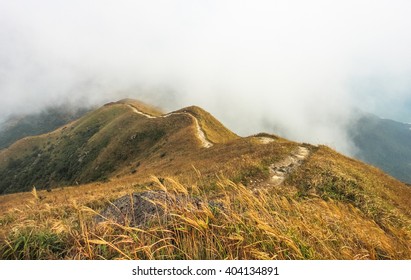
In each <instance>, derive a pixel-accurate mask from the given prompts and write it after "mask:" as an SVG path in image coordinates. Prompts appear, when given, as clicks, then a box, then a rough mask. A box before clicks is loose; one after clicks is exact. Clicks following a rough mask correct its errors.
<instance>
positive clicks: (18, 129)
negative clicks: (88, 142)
mask: <svg viewBox="0 0 411 280" xmlns="http://www.w3.org/2000/svg"><path fill="white" fill-rule="evenodd" d="M89 110H90V109H87V108H72V107H71V106H69V107H67V106H55V107H48V108H46V109H44V110H43V111H42V112H40V113H33V114H27V115H14V116H12V117H9V118H8V119H7V120H6V121H4V122H3V123H1V124H0V150H1V149H3V148H6V147H8V146H9V145H11V144H13V143H14V142H15V141H17V140H19V139H22V138H24V137H26V136H33V135H40V134H43V133H46V132H50V131H53V130H55V129H56V128H58V127H60V126H62V125H64V124H67V123H69V122H71V121H73V120H75V119H78V118H79V117H81V116H83V115H84V114H86V113H87V112H88V111H89Z"/></svg>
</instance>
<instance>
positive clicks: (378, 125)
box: [350, 114, 411, 184]
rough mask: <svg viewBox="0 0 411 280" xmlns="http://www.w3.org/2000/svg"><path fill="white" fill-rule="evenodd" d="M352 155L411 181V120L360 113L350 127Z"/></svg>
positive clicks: (398, 177) (409, 182) (405, 180)
mask: <svg viewBox="0 0 411 280" xmlns="http://www.w3.org/2000/svg"><path fill="white" fill-rule="evenodd" d="M350 136H351V139H352V141H353V143H354V144H355V146H356V147H357V150H356V153H355V154H354V156H355V157H356V158H358V159H360V160H363V161H365V162H367V163H369V164H372V165H374V166H376V167H379V168H381V169H382V170H384V171H385V172H387V173H388V174H390V175H392V176H394V177H396V178H397V179H399V180H401V181H403V182H406V183H408V184H411V124H405V123H401V122H396V121H393V120H389V119H382V118H380V117H378V116H376V115H373V114H361V115H360V116H359V118H358V120H357V122H355V123H353V124H352V126H351V127H350Z"/></svg>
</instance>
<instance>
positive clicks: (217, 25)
mask: <svg viewBox="0 0 411 280" xmlns="http://www.w3.org/2000/svg"><path fill="white" fill-rule="evenodd" d="M335 2H336V1H318V0H312V1H303V0H301V1H296V0H284V1H205V0H204V1H192V0H191V1H189V0H187V1H158V0H152V1H102V0H100V1H90V0H81V1H73V0H71V1H62V0H48V1H46V0H38V1H19V0H13V1H5V0H4V1H3V0H0V119H4V118H5V117H6V116H8V115H10V114H16V113H29V112H35V111H36V110H41V109H42V108H44V107H45V106H49V105H53V104H65V103H67V102H69V103H72V104H82V105H84V104H102V103H104V102H107V101H113V100H116V99H121V98H124V97H132V98H137V99H140V100H143V101H145V102H148V103H152V104H154V105H157V106H160V107H163V108H164V109H165V110H174V109H178V108H180V107H183V106H188V105H193V104H195V105H198V106H201V107H203V108H204V109H206V110H207V111H209V112H211V113H212V114H214V115H215V116H216V117H217V118H219V119H220V120H221V121H222V122H223V123H224V124H225V125H226V126H227V127H229V128H230V129H232V130H233V131H234V132H236V133H238V134H240V135H249V134H253V133H257V132H260V131H266V132H270V133H275V134H279V135H282V136H284V137H288V138H290V139H293V140H296V141H304V142H310V143H314V144H317V143H323V144H327V145H329V146H331V147H333V148H335V149H338V150H339V151H341V152H344V153H347V154H352V153H353V152H354V151H355V147H354V146H353V145H352V143H350V141H349V140H348V137H347V125H349V124H350V123H351V122H352V121H354V119H355V114H353V112H354V111H356V110H363V111H367V112H371V113H375V114H377V115H380V116H382V117H386V118H393V119H396V120H400V121H403V122H411V113H410V112H411V108H410V107H411V52H410V50H411V32H409V30H411V17H410V16H409V15H410V14H411V2H410V1H405V0H404V1H400V0H390V1H375V0H374V1H372V0H356V1H353V0H349V1H338V2H341V3H335Z"/></svg>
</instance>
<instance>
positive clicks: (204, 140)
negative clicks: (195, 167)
mask: <svg viewBox="0 0 411 280" xmlns="http://www.w3.org/2000/svg"><path fill="white" fill-rule="evenodd" d="M127 106H128V107H130V108H131V109H132V110H133V112H134V113H136V114H139V115H142V116H145V117H146V118H149V119H156V118H168V117H169V116H172V115H186V116H189V117H190V118H192V120H193V121H194V125H195V126H196V136H197V138H198V139H199V140H200V142H201V147H203V148H210V147H212V146H213V143H211V142H210V141H208V140H207V137H206V136H205V133H204V131H203V129H202V128H201V126H200V123H199V122H198V120H197V118H196V117H194V116H193V115H192V114H190V113H187V112H184V113H169V114H166V115H162V116H159V117H154V116H151V115H149V114H146V113H144V112H141V111H139V110H138V109H137V108H136V107H134V106H132V105H130V104H127Z"/></svg>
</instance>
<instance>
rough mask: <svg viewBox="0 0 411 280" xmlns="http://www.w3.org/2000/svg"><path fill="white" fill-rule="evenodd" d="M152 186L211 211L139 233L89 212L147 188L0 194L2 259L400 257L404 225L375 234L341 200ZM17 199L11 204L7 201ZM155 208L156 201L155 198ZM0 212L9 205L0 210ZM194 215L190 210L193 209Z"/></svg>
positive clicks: (181, 213)
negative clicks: (97, 218)
mask: <svg viewBox="0 0 411 280" xmlns="http://www.w3.org/2000/svg"><path fill="white" fill-rule="evenodd" d="M161 181H162V182H163V183H161V182H160V181H159V180H153V182H155V184H154V185H152V186H150V188H151V189H161V190H165V191H167V192H168V193H169V195H171V196H176V195H180V194H183V195H190V196H192V197H197V198H200V199H201V200H203V201H208V200H211V199H212V200H213V201H214V202H217V203H218V204H217V205H218V206H209V205H208V204H207V203H205V204H203V206H202V207H200V208H199V207H198V206H197V205H191V204H190V202H188V204H186V205H178V204H176V205H174V206H171V207H169V208H168V209H167V219H163V218H161V219H160V218H159V219H158V220H154V221H153V222H152V223H151V226H150V227H148V228H137V227H129V226H127V225H120V224H116V223H115V222H109V221H108V222H104V223H101V224H96V223H95V222H94V219H93V216H95V215H96V214H97V212H98V211H99V210H101V209H102V208H104V206H105V205H108V203H109V202H108V201H109V200H113V199H114V198H116V197H120V196H122V195H125V194H127V193H131V192H135V191H142V190H144V189H147V185H146V186H143V185H139V184H135V183H130V184H128V185H127V184H125V185H121V184H119V185H114V184H113V183H107V184H103V185H100V186H98V185H88V186H80V187H77V188H65V189H61V190H58V191H53V192H51V193H46V192H43V191H39V192H37V193H36V194H34V192H33V193H31V194H30V193H25V194H23V195H20V196H19V195H17V194H15V195H9V196H3V197H1V198H0V205H1V210H2V213H3V214H2V216H1V218H0V219H1V223H2V241H1V243H0V254H1V258H3V259H409V258H410V257H411V250H410V245H409V244H410V243H409V241H410V238H409V233H410V231H409V229H408V230H407V229H406V228H390V230H389V232H388V231H386V230H383V229H382V228H381V227H380V226H379V225H378V224H377V223H376V222H375V221H374V220H373V219H371V218H369V217H367V216H366V215H364V214H363V213H362V212H361V210H359V209H358V208H356V207H354V206H353V205H352V204H350V203H345V202H341V201H336V200H333V199H327V200H324V199H322V198H320V197H315V196H312V197H310V198H305V199H300V198H298V196H296V193H297V192H296V188H295V187H287V186H284V187H282V189H281V191H277V189H275V188H266V189H258V190H254V191H252V190H250V189H249V188H247V187H245V186H244V185H242V184H241V183H234V182H232V181H230V180H227V179H224V178H222V179H219V180H218V181H217V182H216V184H217V186H218V192H214V193H213V194H212V195H210V193H209V191H208V190H207V189H205V188H204V186H199V185H196V184H191V185H183V184H180V183H178V182H177V181H175V180H172V179H166V180H161ZM17 201H19V202H20V203H19V204H17V203H16V202H17ZM155 203H159V204H162V203H163V202H161V201H157V202H155ZM7 208H8V209H7ZM193 209H196V210H195V211H193Z"/></svg>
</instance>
